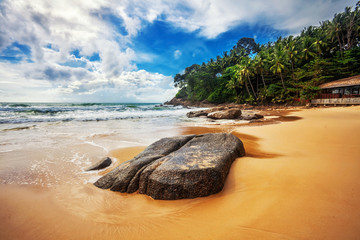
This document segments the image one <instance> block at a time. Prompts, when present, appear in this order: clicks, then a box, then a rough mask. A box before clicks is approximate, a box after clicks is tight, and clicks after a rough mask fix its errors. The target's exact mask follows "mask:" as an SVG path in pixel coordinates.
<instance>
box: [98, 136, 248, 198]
mask: <svg viewBox="0 0 360 240" xmlns="http://www.w3.org/2000/svg"><path fill="white" fill-rule="evenodd" d="M244 155H245V150H244V146H243V143H242V142H241V141H240V139H238V138H237V137H235V136H234V135H232V134H226V133H214V134H203V135H186V136H178V137H173V138H163V139H160V140H159V141H157V142H155V143H153V144H151V145H150V146H149V147H147V148H146V149H145V150H144V151H143V152H142V153H140V154H139V155H138V156H136V157H135V158H133V159H131V160H129V161H126V162H124V163H122V164H120V165H119V166H118V167H117V168H115V169H114V170H113V171H111V172H110V173H108V174H106V175H105V176H103V177H101V178H100V179H99V180H98V181H96V182H95V183H94V185H95V186H97V187H99V188H103V189H109V188H110V189H111V190H113V191H119V192H127V193H133V192H136V191H139V193H143V194H147V195H149V196H151V197H152V198H154V199H163V200H175V199H183V198H196V197H203V196H208V195H211V194H214V193H218V192H220V191H221V190H222V188H223V186H224V183H225V180H226V177H227V175H228V173H229V170H230V167H231V164H232V162H233V161H234V160H235V159H236V158H237V157H241V156H244Z"/></svg>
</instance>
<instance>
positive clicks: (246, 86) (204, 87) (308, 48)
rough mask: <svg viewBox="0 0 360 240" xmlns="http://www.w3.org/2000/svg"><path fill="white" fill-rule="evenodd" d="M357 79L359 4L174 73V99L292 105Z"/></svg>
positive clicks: (244, 42)
mask: <svg viewBox="0 0 360 240" xmlns="http://www.w3.org/2000/svg"><path fill="white" fill-rule="evenodd" d="M357 74H360V3H359V2H358V3H357V5H356V7H355V9H352V8H350V7H347V8H345V11H344V12H343V13H338V14H335V16H334V18H333V19H332V20H331V21H330V20H326V21H323V22H321V23H320V26H309V27H307V28H305V29H304V30H303V31H302V32H301V34H300V35H299V36H296V37H294V36H289V37H286V38H282V37H279V38H278V39H277V41H276V42H274V43H273V42H269V43H267V44H263V45H260V44H257V43H256V42H255V40H254V39H252V38H241V39H240V40H239V41H238V42H237V44H236V45H235V46H234V47H233V48H232V49H231V50H230V51H229V52H228V51H226V52H224V53H223V55H222V56H217V57H216V58H215V59H210V60H209V61H208V62H207V63H202V64H201V65H198V64H193V65H191V66H190V67H187V68H186V69H185V71H184V73H183V74H176V75H175V77H174V85H175V86H176V87H179V88H180V91H179V92H178V93H177V95H176V97H179V98H186V99H189V100H193V101H202V100H205V99H206V100H208V101H210V102H214V103H223V102H237V103H253V104H254V103H255V104H256V103H263V104H266V103H270V102H272V103H285V102H287V103H294V102H297V101H299V99H301V100H304V101H306V100H310V99H312V98H313V97H315V96H316V95H317V94H318V91H319V88H318V87H317V86H319V85H320V84H322V83H326V82H329V81H332V80H336V79H340V78H344V77H348V76H353V75H357Z"/></svg>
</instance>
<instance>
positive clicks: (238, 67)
mask: <svg viewBox="0 0 360 240" xmlns="http://www.w3.org/2000/svg"><path fill="white" fill-rule="evenodd" d="M234 67H235V78H236V79H237V81H238V83H239V85H240V86H241V85H244V83H245V88H246V91H247V93H248V94H249V96H251V93H250V91H249V87H248V85H247V83H246V80H245V75H244V74H243V72H242V66H241V65H239V64H236V65H235V66H234Z"/></svg>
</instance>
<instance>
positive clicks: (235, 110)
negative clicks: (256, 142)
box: [186, 106, 264, 121]
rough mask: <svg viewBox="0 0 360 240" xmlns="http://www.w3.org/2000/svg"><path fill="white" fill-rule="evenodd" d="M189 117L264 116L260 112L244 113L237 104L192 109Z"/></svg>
mask: <svg viewBox="0 0 360 240" xmlns="http://www.w3.org/2000/svg"><path fill="white" fill-rule="evenodd" d="M186 116H187V117H189V118H193V117H201V116H204V117H207V118H211V119H215V120H217V119H238V120H249V121H250V120H256V119H260V118H263V117H264V116H262V115H260V114H256V113H255V114H254V113H251V114H250V113H247V114H245V115H243V113H242V111H241V109H240V108H239V107H237V106H220V107H214V108H209V109H204V110H199V111H191V112H188V113H187V114H186Z"/></svg>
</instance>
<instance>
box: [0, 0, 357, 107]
mask: <svg viewBox="0 0 360 240" xmlns="http://www.w3.org/2000/svg"><path fill="white" fill-rule="evenodd" d="M356 2H357V0H251V1H249V0H51V1H49V0H0V102H152V103H161V102H164V101H167V100H170V99H171V98H172V97H173V96H174V95H175V94H176V92H177V91H178V89H176V88H175V87H174V86H173V77H174V76H175V74H176V73H181V72H183V71H184V69H185V68H186V67H188V66H190V65H192V64H194V63H197V64H201V63H202V62H207V61H208V60H209V59H210V58H216V56H217V55H220V56H221V55H222V53H223V52H224V51H229V50H230V49H231V48H232V47H233V46H234V45H235V44H236V42H237V41H238V40H239V39H240V38H242V37H252V38H254V39H255V40H256V41H257V42H259V43H267V42H269V41H275V40H276V39H277V38H278V37H279V36H288V35H296V34H299V33H300V31H301V30H302V29H303V28H304V27H307V26H309V25H318V24H319V22H320V21H323V20H327V19H332V18H333V16H334V14H335V13H338V12H342V11H343V10H344V8H345V7H346V6H355V4H356Z"/></svg>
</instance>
